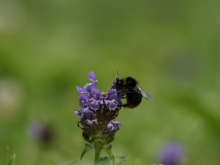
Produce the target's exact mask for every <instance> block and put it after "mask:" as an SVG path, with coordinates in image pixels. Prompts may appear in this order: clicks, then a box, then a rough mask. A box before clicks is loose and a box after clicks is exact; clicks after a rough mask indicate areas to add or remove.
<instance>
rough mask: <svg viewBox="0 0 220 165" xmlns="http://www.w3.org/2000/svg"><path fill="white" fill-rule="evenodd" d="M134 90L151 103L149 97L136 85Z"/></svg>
mask: <svg viewBox="0 0 220 165" xmlns="http://www.w3.org/2000/svg"><path fill="white" fill-rule="evenodd" d="M134 90H135V91H136V92H138V93H140V94H141V95H142V96H143V97H144V98H145V99H147V100H148V101H152V99H151V97H150V95H149V94H148V93H146V92H145V91H144V90H143V89H142V88H141V87H139V86H138V85H136V87H135V88H134Z"/></svg>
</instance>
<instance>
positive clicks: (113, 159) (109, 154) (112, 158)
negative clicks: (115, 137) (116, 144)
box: [105, 145, 115, 165]
mask: <svg viewBox="0 0 220 165" xmlns="http://www.w3.org/2000/svg"><path fill="white" fill-rule="evenodd" d="M111 149H112V145H109V146H108V147H106V148H105V151H106V152H107V154H108V156H109V157H110V158H111V160H112V163H113V164H114V165H115V157H114V155H113V153H112V150H111Z"/></svg>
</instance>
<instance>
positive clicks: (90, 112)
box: [83, 109, 96, 120]
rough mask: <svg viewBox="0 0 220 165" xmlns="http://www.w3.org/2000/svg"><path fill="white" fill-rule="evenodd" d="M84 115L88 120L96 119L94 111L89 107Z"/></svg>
mask: <svg viewBox="0 0 220 165" xmlns="http://www.w3.org/2000/svg"><path fill="white" fill-rule="evenodd" d="M83 116H84V117H85V119H88V120H94V119H96V117H95V115H94V113H93V112H92V111H91V110H88V109H86V110H85V111H84V112H83Z"/></svg>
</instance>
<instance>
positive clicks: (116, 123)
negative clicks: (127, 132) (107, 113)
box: [105, 120, 122, 134]
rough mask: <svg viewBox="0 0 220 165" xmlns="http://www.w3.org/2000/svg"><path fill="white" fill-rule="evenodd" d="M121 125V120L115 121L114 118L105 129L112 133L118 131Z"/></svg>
mask: <svg viewBox="0 0 220 165" xmlns="http://www.w3.org/2000/svg"><path fill="white" fill-rule="evenodd" d="M119 126H122V124H121V123H120V122H119V121H113V120H112V121H111V122H110V123H109V124H108V125H107V127H106V129H105V131H106V132H108V133H110V134H112V133H115V132H116V131H118V129H119Z"/></svg>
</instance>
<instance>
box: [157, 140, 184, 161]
mask: <svg viewBox="0 0 220 165" xmlns="http://www.w3.org/2000/svg"><path fill="white" fill-rule="evenodd" d="M184 157H185V155H184V152H183V148H182V146H181V145H180V143H178V142H176V141H173V142H170V143H168V144H167V145H166V146H165V147H164V148H163V149H162V150H161V152H160V155H159V162H160V163H161V164H164V165H180V162H181V160H182V159H183V158H184Z"/></svg>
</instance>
